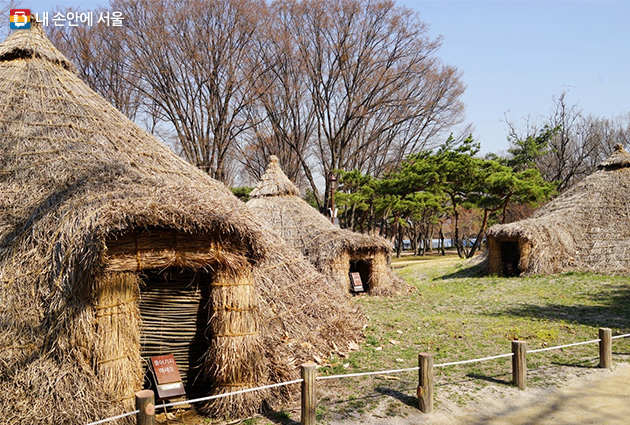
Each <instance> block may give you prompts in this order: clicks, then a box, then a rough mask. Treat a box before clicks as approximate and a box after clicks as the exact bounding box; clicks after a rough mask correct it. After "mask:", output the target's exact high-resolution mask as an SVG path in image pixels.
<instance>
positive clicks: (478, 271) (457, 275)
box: [433, 263, 488, 280]
mask: <svg viewBox="0 0 630 425" xmlns="http://www.w3.org/2000/svg"><path fill="white" fill-rule="evenodd" d="M487 275H488V273H487V269H486V266H485V264H483V263H482V264H475V265H470V266H466V265H465V266H463V267H462V268H461V269H459V270H457V271H456V272H453V273H449V274H445V275H443V276H438V277H436V278H435V279H433V280H446V279H464V278H467V277H482V276H487Z"/></svg>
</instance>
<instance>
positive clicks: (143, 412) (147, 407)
mask: <svg viewBox="0 0 630 425" xmlns="http://www.w3.org/2000/svg"><path fill="white" fill-rule="evenodd" d="M136 410H139V411H140V412H139V413H138V416H137V418H138V425H155V395H154V394H153V391H151V390H142V391H138V392H137V393H136Z"/></svg>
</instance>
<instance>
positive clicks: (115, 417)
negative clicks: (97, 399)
mask: <svg viewBox="0 0 630 425" xmlns="http://www.w3.org/2000/svg"><path fill="white" fill-rule="evenodd" d="M137 413H140V411H139V410H134V411H133V412H127V413H123V414H122V415H118V416H114V417H113V418H107V419H101V420H100V421H96V422H90V423H89V424H87V425H99V424H104V423H106V422H111V421H115V420H116V419H122V418H126V417H127V416H131V415H135V414H137Z"/></svg>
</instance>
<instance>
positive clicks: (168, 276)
mask: <svg viewBox="0 0 630 425" xmlns="http://www.w3.org/2000/svg"><path fill="white" fill-rule="evenodd" d="M141 278H142V280H143V282H144V286H143V287H142V288H141V289H140V315H141V318H142V328H141V334H140V345H141V355H142V358H143V359H144V360H145V371H146V369H147V366H148V365H149V361H150V359H149V357H152V356H159V355H164V354H173V355H174V357H175V361H176V362H177V366H178V368H179V372H180V375H181V377H182V381H183V383H184V388H185V389H186V395H187V396H188V398H197V397H203V396H205V395H207V393H208V386H209V385H208V384H207V383H204V379H203V371H202V364H203V360H204V356H205V353H206V352H207V351H208V346H209V343H210V339H209V335H206V328H207V323H208V317H209V316H208V314H209V312H208V305H209V302H208V301H209V294H210V281H211V277H210V276H209V275H208V273H205V272H202V271H195V270H184V269H181V268H175V267H173V268H167V269H162V270H145V271H144V272H143V274H141ZM149 373H150V372H149ZM145 385H153V384H152V383H151V382H150V377H149V376H148V373H147V374H145ZM145 388H149V386H146V387H145Z"/></svg>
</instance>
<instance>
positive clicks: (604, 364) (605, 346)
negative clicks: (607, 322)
mask: <svg viewBox="0 0 630 425" xmlns="http://www.w3.org/2000/svg"><path fill="white" fill-rule="evenodd" d="M599 367H601V368H603V369H610V368H611V367H612V331H611V330H610V329H609V328H599Z"/></svg>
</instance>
